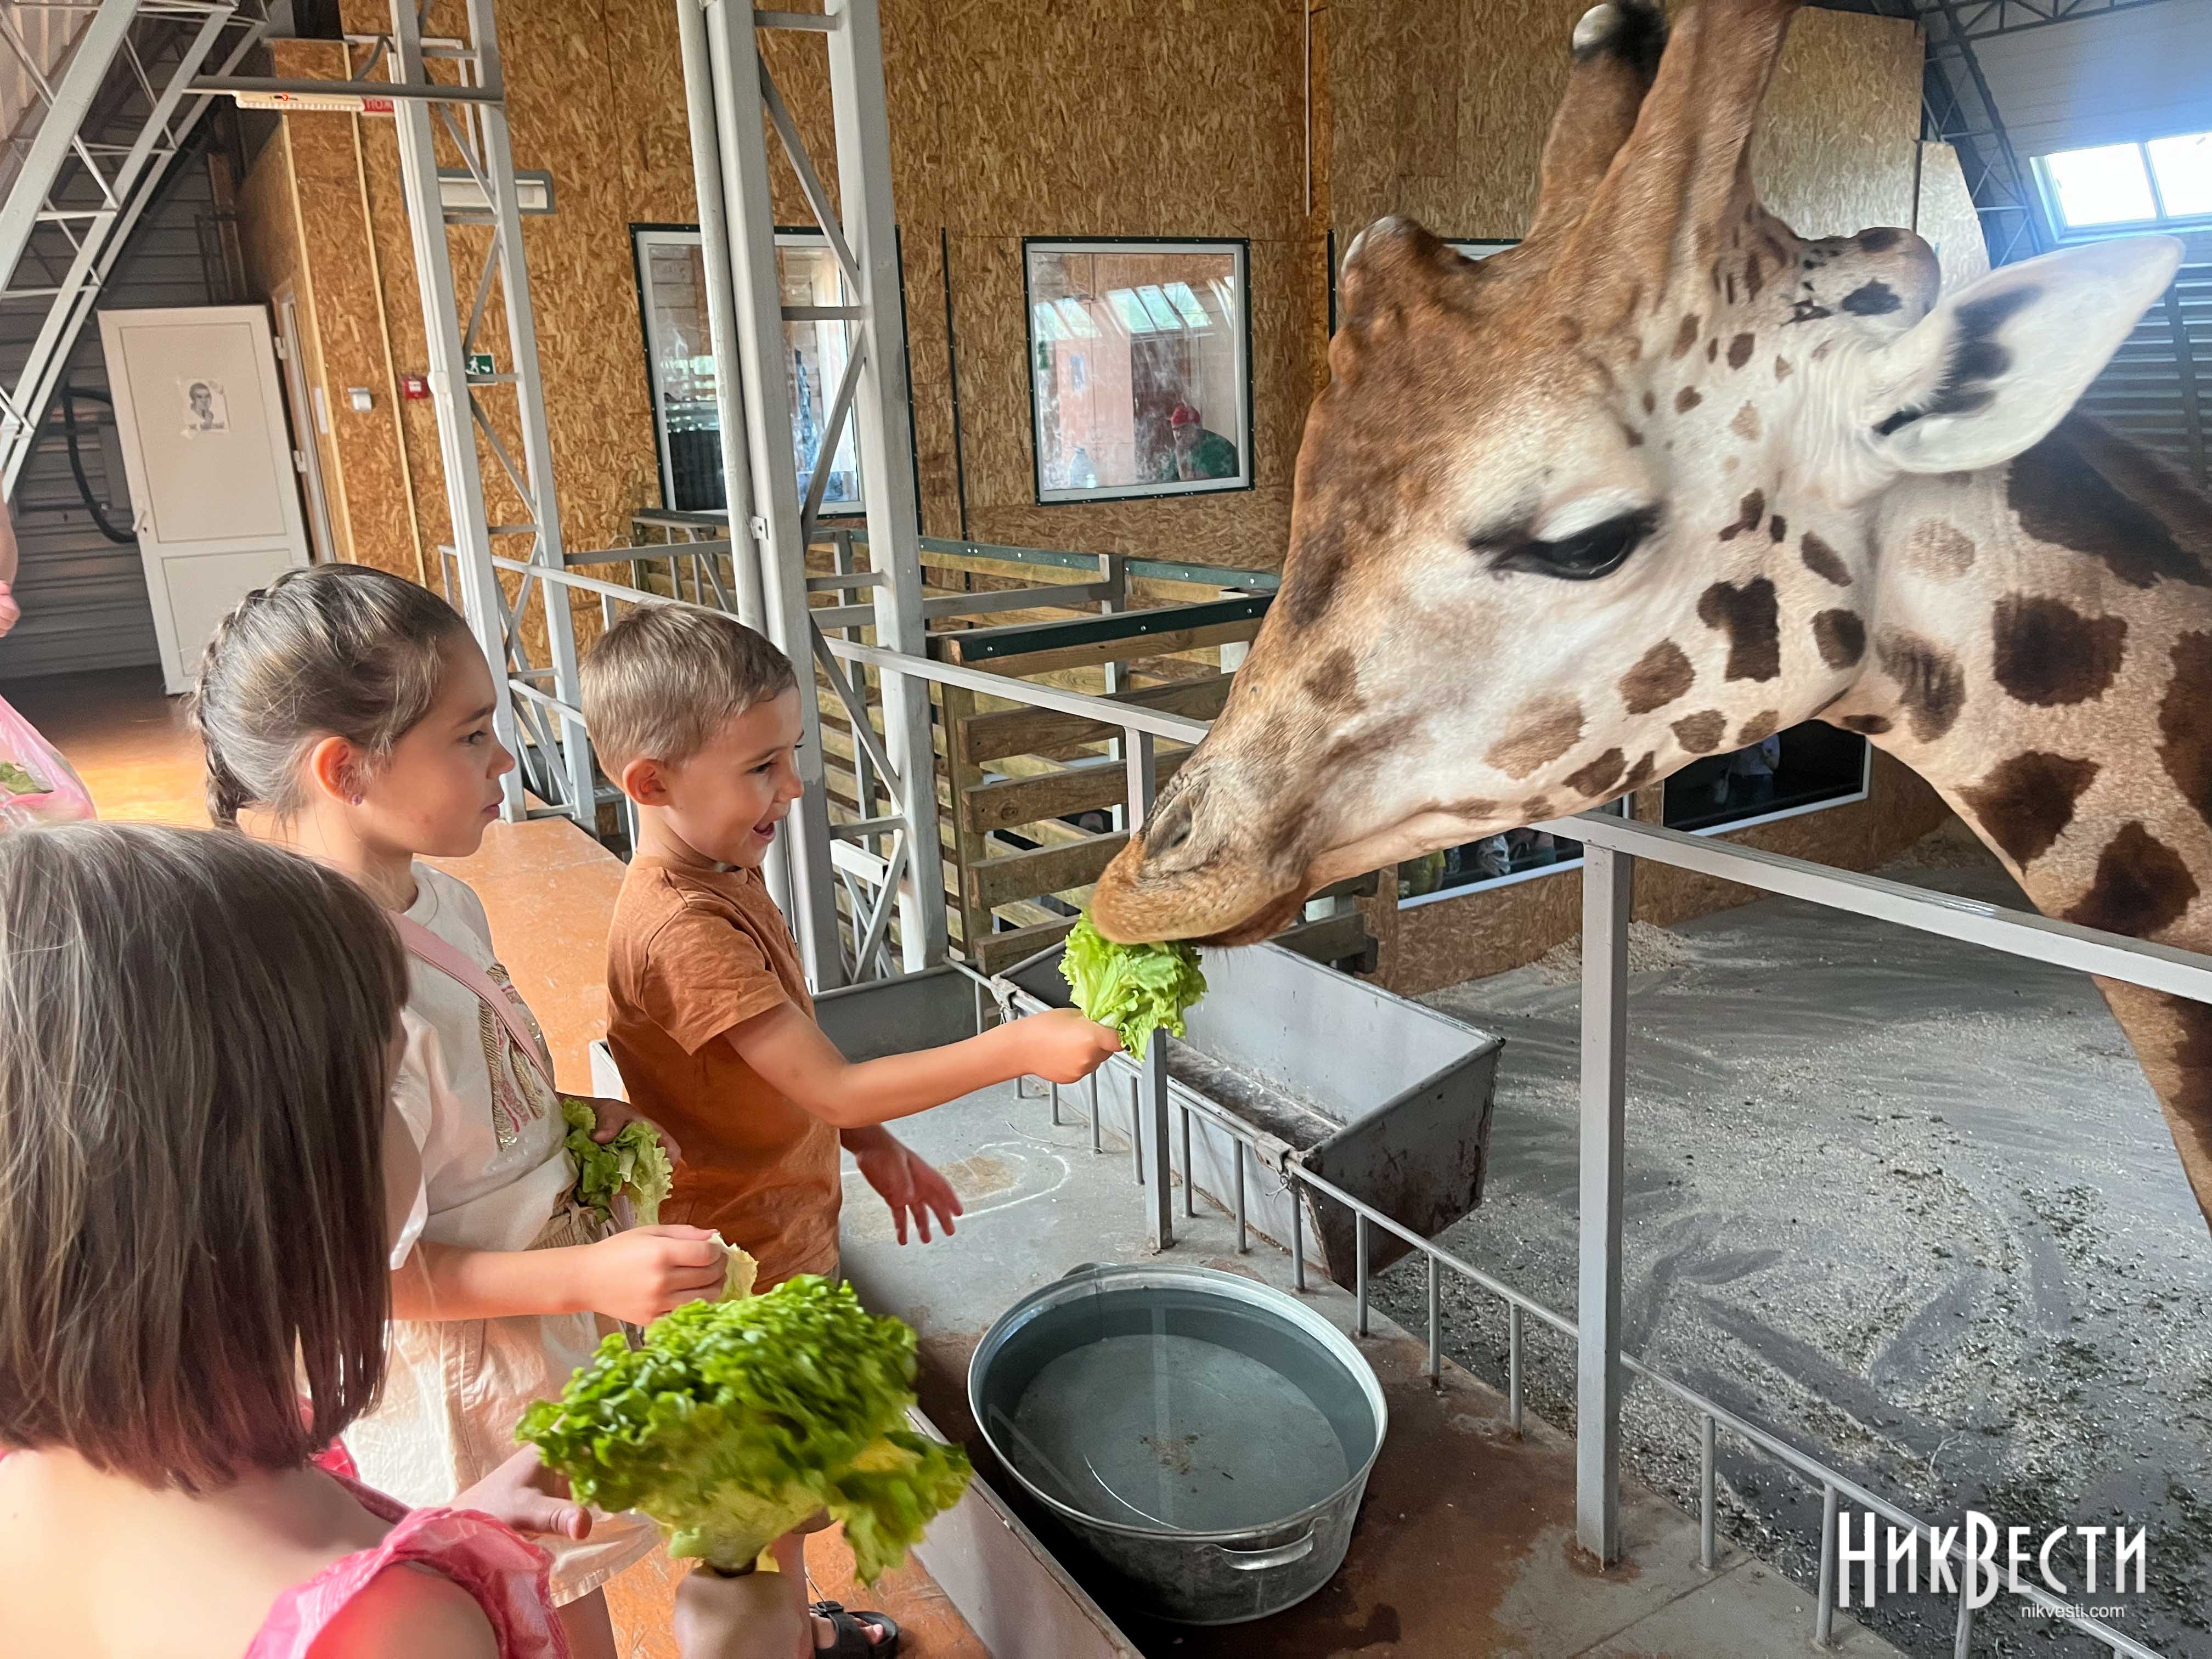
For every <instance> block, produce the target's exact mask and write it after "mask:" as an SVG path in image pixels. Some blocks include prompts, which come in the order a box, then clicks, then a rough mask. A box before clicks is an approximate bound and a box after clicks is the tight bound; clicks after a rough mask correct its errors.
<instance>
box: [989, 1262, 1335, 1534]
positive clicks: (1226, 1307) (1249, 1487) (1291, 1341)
mask: <svg viewBox="0 0 2212 1659" xmlns="http://www.w3.org/2000/svg"><path fill="white" fill-rule="evenodd" d="M984 1408H985V1412H986V1414H987V1418H988V1419H989V1423H988V1426H989V1428H990V1430H991V1431H992V1437H993V1438H994V1441H995V1442H996V1443H997V1444H998V1445H999V1446H1000V1449H1001V1450H1002V1451H1003V1452H1004V1453H1005V1454H1006V1456H1007V1458H1008V1460H1009V1461H1010V1462H1012V1463H1013V1464H1014V1465H1015V1467H1016V1468H1018V1470H1019V1471H1020V1473H1021V1474H1023V1476H1024V1478H1026V1479H1027V1480H1029V1481H1030V1482H1031V1484H1033V1485H1034V1486H1036V1487H1037V1488H1038V1489H1039V1490H1040V1491H1042V1492H1046V1493H1048V1494H1049V1495H1051V1496H1052V1497H1054V1498H1057V1499H1058V1500H1059V1501H1060V1502H1061V1503H1063V1504H1066V1505H1067V1506H1068V1507H1069V1508H1070V1509H1073V1510H1076V1511H1077V1512H1078V1513H1079V1514H1081V1515H1085V1516H1090V1517H1091V1518H1093V1519H1097V1520H1100V1521H1104V1522H1109V1523H1112V1524H1116V1525H1121V1526H1128V1527H1138V1528H1146V1529H1147V1530H1151V1529H1162V1530H1173V1531H1178V1532H1228V1531H1235V1530H1238V1529H1242V1528H1255V1527H1264V1526H1266V1525H1267V1524H1269V1523H1270V1522H1277V1521H1280V1520H1282V1519H1284V1518H1285V1517H1286V1516H1291V1515H1295V1514H1297V1513H1298V1512H1299V1511H1300V1510H1305V1509H1308V1508H1310V1507H1311V1506H1312V1505H1314V1504H1319V1503H1321V1502H1322V1501H1323V1500H1324V1499H1326V1498H1329V1497H1331V1496H1332V1495H1333V1494H1334V1493H1335V1492H1338V1491H1339V1490H1340V1488H1342V1486H1344V1485H1345V1483H1346V1481H1347V1480H1350V1479H1351V1478H1352V1475H1353V1474H1355V1473H1356V1472H1357V1471H1358V1468H1360V1467H1361V1465H1362V1464H1364V1462H1366V1460H1367V1458H1368V1455H1370V1452H1371V1451H1372V1449H1373V1448H1374V1434H1375V1429H1374V1419H1373V1413H1372V1412H1371V1410H1370V1407H1369V1405H1368V1402H1367V1400H1366V1398H1365V1396H1364V1394H1363V1393H1362V1391H1361V1390H1360V1389H1359V1387H1358V1384H1357V1383H1355V1382H1354V1381H1353V1379H1352V1377H1351V1376H1349V1375H1347V1374H1346V1370H1345V1368H1344V1366H1343V1364H1341V1363H1340V1361H1339V1360H1338V1359H1337V1358H1336V1357H1335V1356H1334V1355H1333V1354H1331V1353H1329V1352H1328V1350H1326V1349H1325V1348H1323V1347H1322V1346H1321V1345H1320V1344H1319V1343H1317V1342H1316V1341H1314V1340H1313V1339H1312V1338H1311V1337H1310V1336H1309V1335H1307V1334H1304V1332H1301V1331H1299V1330H1297V1328H1295V1327H1292V1326H1291V1325H1289V1324H1287V1323H1286V1322H1282V1321H1279V1320H1275V1319H1272V1318H1269V1317H1267V1316H1265V1315H1264V1314H1262V1313H1261V1312H1259V1311H1258V1310H1252V1309H1249V1308H1247V1307H1245V1306H1243V1305H1241V1304H1236V1303H1230V1302H1225V1301H1224V1300H1222V1299H1221V1298H1218V1297H1193V1296H1191V1295H1189V1294H1188V1293H1187V1292H1184V1291H1175V1290H1162V1289H1158V1288H1146V1289H1135V1290H1115V1291H1104V1292H1102V1293H1101V1294H1099V1295H1097V1296H1093V1297H1084V1298H1082V1299H1080V1300H1079V1301H1078V1302H1076V1303H1073V1304H1064V1305H1062V1306H1061V1307H1059V1308H1056V1309H1053V1310H1048V1312H1047V1313H1045V1314H1044V1315H1043V1316H1041V1317H1039V1318H1038V1319H1036V1320H1035V1321H1032V1322H1030V1324H1029V1325H1027V1326H1025V1327H1024V1328H1023V1329H1022V1330H1021V1331H1020V1332H1018V1334H1016V1335H1015V1337H1014V1338H1013V1339H1012V1340H1011V1341H1010V1342H1009V1343H1008V1345H1007V1346H1006V1351H1005V1352H1003V1354H1002V1355H1001V1357H1000V1362H999V1363H998V1364H994V1367H993V1376H992V1386H991V1388H990V1390H989V1398H987V1400H986V1401H985V1402H984Z"/></svg>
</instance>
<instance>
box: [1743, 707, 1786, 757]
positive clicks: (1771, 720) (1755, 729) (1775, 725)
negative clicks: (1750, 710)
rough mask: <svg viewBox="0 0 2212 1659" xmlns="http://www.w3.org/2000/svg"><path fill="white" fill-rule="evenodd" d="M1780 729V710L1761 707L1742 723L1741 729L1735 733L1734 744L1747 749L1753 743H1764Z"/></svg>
mask: <svg viewBox="0 0 2212 1659" xmlns="http://www.w3.org/2000/svg"><path fill="white" fill-rule="evenodd" d="M1781 729H1782V711H1781V710H1780V709H1778V708H1762V709H1760V710H1759V713H1757V714H1753V716H1752V717H1751V718H1750V719H1749V720H1746V721H1745V722H1744V723H1743V729H1742V730H1741V731H1740V732H1737V733H1736V734H1735V746H1736V747H1737V748H1739V749H1748V748H1750V747H1751V745H1752V744H1754V743H1765V741H1766V740H1767V739H1768V738H1771V737H1772V736H1773V735H1774V734H1775V733H1776V732H1779V731H1780V730H1781Z"/></svg>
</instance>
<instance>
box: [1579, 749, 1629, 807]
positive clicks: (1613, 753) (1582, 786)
mask: <svg viewBox="0 0 2212 1659" xmlns="http://www.w3.org/2000/svg"><path fill="white" fill-rule="evenodd" d="M1627 763H1628V757H1627V756H1626V755H1624V754H1622V753H1621V752H1620V750H1618V749H1608V750H1606V751H1605V753H1603V754H1602V755H1600V756H1599V757H1597V758H1596V759H1595V760H1594V761H1592V762H1591V763H1589V765H1588V766H1585V767H1583V769H1582V770H1580V771H1579V772H1571V773H1569V774H1568V775H1567V787H1569V788H1570V789H1572V790H1574V791H1576V792H1577V793H1579V794H1583V795H1588V796H1590V797H1591V798H1593V799H1595V797H1597V796H1600V795H1602V794H1604V793H1605V792H1606V791H1607V790H1608V789H1610V788H1612V787H1613V785H1614V784H1615V783H1616V782H1618V781H1620V774H1621V769H1623V768H1624V767H1626V765H1627Z"/></svg>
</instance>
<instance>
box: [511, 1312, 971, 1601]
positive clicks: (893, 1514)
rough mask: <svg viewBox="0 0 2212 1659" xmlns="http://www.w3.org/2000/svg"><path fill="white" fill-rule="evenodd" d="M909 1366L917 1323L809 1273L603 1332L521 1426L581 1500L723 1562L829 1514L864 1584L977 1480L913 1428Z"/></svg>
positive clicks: (681, 1553)
mask: <svg viewBox="0 0 2212 1659" xmlns="http://www.w3.org/2000/svg"><path fill="white" fill-rule="evenodd" d="M914 1376H915V1337H914V1333H913V1331H912V1330H910V1329H908V1328H907V1327H906V1326H905V1325H902V1324H901V1323H900V1322H898V1321H897V1320H896V1319H879V1318H876V1317H874V1316H872V1315H870V1314H868V1313H867V1312H866V1310H863V1309H862V1308H861V1306H860V1301H859V1298H857V1297H855V1296H854V1294H853V1290H852V1287H851V1286H850V1285H838V1286H836V1287H835V1288H834V1289H833V1288H832V1287H831V1286H830V1285H829V1284H828V1283H826V1282H825V1281H823V1280H822V1279H817V1278H814V1277H812V1276H811V1275H808V1274H802V1275H800V1276H799V1277H798V1278H796V1279H789V1280H787V1281H786V1282H785V1283H784V1284H782V1285H778V1286H777V1287H776V1288H775V1290H774V1291H770V1292H769V1294H768V1295H766V1296H759V1297H748V1298H746V1299H745V1300H743V1301H738V1302H692V1303H687V1304H684V1306H683V1307H680V1308H678V1309H677V1310H675V1311H674V1312H673V1313H670V1314H666V1315H665V1316H662V1317H661V1318H659V1319H657V1320H655V1321H654V1322H653V1323H652V1324H651V1325H649V1326H648V1327H647V1328H646V1333H645V1342H644V1346H641V1347H639V1348H636V1349H632V1348H629V1347H628V1346H625V1345H624V1343H623V1339H622V1338H621V1337H619V1336H610V1337H608V1338H607V1339H606V1340H605V1341H603V1342H601V1343H600V1344H599V1352H597V1353H596V1354H595V1355H594V1356H593V1358H592V1362H591V1363H590V1364H587V1365H586V1366H584V1367H583V1368H582V1369H581V1370H578V1371H577V1373H576V1374H575V1376H573V1377H571V1378H570V1379H569V1382H568V1387H567V1389H564V1390H563V1391H562V1396H561V1398H560V1399H559V1400H558V1401H540V1402H539V1403H538V1404H537V1405H534V1406H532V1407H530V1409H529V1410H528V1411H527V1412H526V1413H524V1414H523V1418H522V1422H521V1425H520V1428H518V1429H517V1431H516V1436H515V1437H516V1438H517V1439H519V1440H524V1441H527V1442H528V1443H530V1444H532V1445H534V1446H536V1447H537V1448H538V1453H539V1455H541V1456H543V1457H544V1460H545V1462H547V1463H548V1464H549V1465H550V1466H551V1467H552V1468H557V1469H559V1470H561V1471H562V1473H563V1474H566V1475H567V1476H568V1480H569V1484H570V1485H571V1486H573V1487H574V1491H575V1493H576V1496H577V1497H578V1498H581V1499H582V1500H583V1501H584V1502H586V1503H587V1504H597V1505H599V1507H600V1508H601V1509H605V1510H629V1509H635V1510H643V1511H644V1512H645V1513H646V1514H647V1515H649V1516H652V1517H653V1519H654V1520H655V1521H658V1522H659V1523H660V1524H661V1526H662V1528H664V1529H665V1531H666V1533H667V1535H668V1545H669V1553H670V1554H671V1555H675V1556H678V1557H684V1558H694V1557H696V1558H697V1559H702V1560H705V1561H707V1562H708V1563H709V1564H710V1565H714V1566H716V1567H718V1568H720V1569H721V1570H723V1571H736V1570H738V1569H739V1568H742V1567H744V1566H748V1565H751V1564H752V1563H753V1562H754V1561H755V1560H756V1559H757V1558H758V1557H759V1555H760V1553H761V1552H762V1551H763V1550H764V1549H766V1548H767V1547H768V1546H769V1544H770V1543H772V1542H773V1541H775V1539H777V1538H779V1537H781V1535H782V1534H785V1533H787V1532H789V1531H790V1530H791V1529H792V1528H793V1527H796V1526H797V1525H799V1523H800V1522H803V1521H805V1520H806V1519H807V1518H808V1517H809V1516H812V1515H813V1514H814V1513H815V1512H816V1511H817V1510H825V1509H826V1510H829V1515H830V1516H831V1518H832V1519H834V1520H836V1521H838V1522H842V1524H843V1526H844V1528H845V1535H846V1538H847V1539H848V1541H850V1543H851V1544H852V1547H853V1556H854V1563H855V1565H856V1566H857V1567H858V1569H859V1571H860V1579H861V1582H862V1583H874V1582H875V1580H876V1578H877V1577H878V1576H880V1575H881V1574H882V1573H884V1571H888V1570H889V1569H890V1568H892V1567H894V1566H896V1565H898V1564H899V1563H900V1562H901V1561H902V1560H903V1559H905V1555H906V1552H907V1550H908V1547H911V1546H912V1545H913V1544H914V1543H915V1541H917V1540H918V1539H920V1538H921V1535H922V1530H923V1528H925V1527H927V1525H928V1523H929V1522H930V1519H931V1518H932V1517H933V1516H935V1515H937V1514H938V1513H939V1511H941V1510H945V1509H947V1508H949V1507H951V1504H954V1503H956V1502H957V1501H958V1499H959V1497H960V1494H961V1492H963V1490H964V1489H965V1488H966V1486H967V1484H968V1476H969V1468H968V1457H967V1454H966V1453H964V1452H963V1451H961V1450H960V1449H958V1448H957V1447H954V1446H945V1445H940V1444H939V1443H937V1442H935V1441H933V1440H930V1439H928V1438H927V1437H923V1436H921V1435H918V1434H915V1433H913V1432H912V1431H909V1430H908V1428H907V1427H906V1426H905V1421H906V1408H907V1407H908V1406H910V1405H912V1404H913V1403H914Z"/></svg>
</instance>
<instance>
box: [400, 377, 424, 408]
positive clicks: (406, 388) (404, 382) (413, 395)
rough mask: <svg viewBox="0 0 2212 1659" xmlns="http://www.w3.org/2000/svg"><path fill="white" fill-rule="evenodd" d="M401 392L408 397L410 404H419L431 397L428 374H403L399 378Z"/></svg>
mask: <svg viewBox="0 0 2212 1659" xmlns="http://www.w3.org/2000/svg"><path fill="white" fill-rule="evenodd" d="M399 390H400V391H401V392H404V394H405V395H406V398H407V401H408V402H409V403H410V404H411V403H419V402H420V401H421V400H422V399H423V398H427V397H428V396H429V395H430V377H429V376H428V375H427V374H403V375H401V376H400V377H399Z"/></svg>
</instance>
